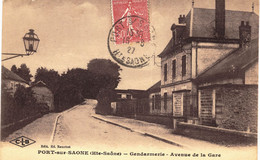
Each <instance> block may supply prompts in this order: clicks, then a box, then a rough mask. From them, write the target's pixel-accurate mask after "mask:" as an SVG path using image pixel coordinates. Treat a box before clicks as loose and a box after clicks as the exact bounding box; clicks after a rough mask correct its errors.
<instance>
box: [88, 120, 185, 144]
mask: <svg viewBox="0 0 260 160" xmlns="http://www.w3.org/2000/svg"><path fill="white" fill-rule="evenodd" d="M91 116H92V117H93V118H95V119H98V120H101V121H103V122H107V123H109V124H113V125H115V126H118V127H121V128H124V129H127V130H129V131H131V132H136V133H140V134H142V135H144V136H149V137H151V138H154V139H157V140H160V141H163V142H165V143H168V144H171V145H175V146H178V147H181V148H189V147H187V146H184V145H181V144H179V143H177V142H174V141H172V140H169V139H167V138H163V137H161V136H158V135H154V134H152V133H148V132H142V131H139V130H134V129H132V128H129V127H126V126H124V125H121V124H118V123H115V122H112V121H110V120H107V119H105V118H101V117H99V116H95V115H91Z"/></svg>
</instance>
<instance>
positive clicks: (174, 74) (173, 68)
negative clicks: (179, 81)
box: [172, 60, 176, 79]
mask: <svg viewBox="0 0 260 160" xmlns="http://www.w3.org/2000/svg"><path fill="white" fill-rule="evenodd" d="M175 77H176V60H173V61H172V79H174V78H175Z"/></svg>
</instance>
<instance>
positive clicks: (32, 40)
mask: <svg viewBox="0 0 260 160" xmlns="http://www.w3.org/2000/svg"><path fill="white" fill-rule="evenodd" d="M23 42H24V48H25V52H26V54H18V53H2V55H11V57H8V58H5V59H3V60H2V61H6V60H9V59H12V58H16V57H20V56H21V57H23V56H29V55H32V54H34V53H35V52H37V48H38V45H39V42H40V39H39V38H38V36H37V34H35V33H34V30H33V29H30V30H29V32H28V33H26V34H25V35H24V37H23Z"/></svg>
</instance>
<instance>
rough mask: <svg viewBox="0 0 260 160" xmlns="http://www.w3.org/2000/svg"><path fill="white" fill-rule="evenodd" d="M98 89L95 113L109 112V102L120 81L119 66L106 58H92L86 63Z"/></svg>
mask: <svg viewBox="0 0 260 160" xmlns="http://www.w3.org/2000/svg"><path fill="white" fill-rule="evenodd" d="M88 70H89V71H90V72H91V73H92V74H93V76H94V81H95V85H94V86H95V87H96V90H98V94H97V101H98V104H97V107H96V113H99V114H110V113H111V106H110V104H111V102H112V101H113V99H114V97H115V93H114V89H115V88H116V87H117V86H118V83H119V82H120V79H121V78H120V71H121V70H122V69H121V68H120V66H119V65H118V64H116V63H114V62H112V61H111V60H108V59H93V60H91V61H90V62H89V63H88Z"/></svg>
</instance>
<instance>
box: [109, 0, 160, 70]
mask: <svg viewBox="0 0 260 160" xmlns="http://www.w3.org/2000/svg"><path fill="white" fill-rule="evenodd" d="M147 3H148V2H147V0H112V1H111V8H112V21H113V26H112V28H111V29H110V31H109V35H108V50H109V52H110V54H111V56H112V57H113V59H114V60H115V61H117V62H118V63H120V64H121V65H124V66H127V67H132V68H140V67H144V66H146V65H147V64H148V63H149V60H150V57H151V55H153V53H154V52H155V46H156V45H155V43H154V40H155V29H154V27H152V26H150V23H149V13H148V4H147Z"/></svg>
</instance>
